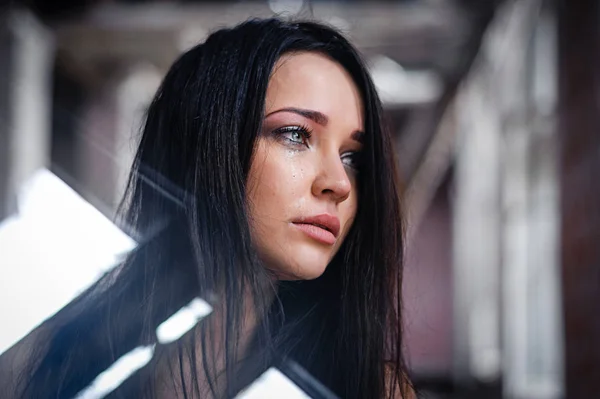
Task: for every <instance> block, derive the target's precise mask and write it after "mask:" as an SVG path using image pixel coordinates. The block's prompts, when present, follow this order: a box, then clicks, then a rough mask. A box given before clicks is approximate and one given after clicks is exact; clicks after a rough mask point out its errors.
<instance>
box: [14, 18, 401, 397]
mask: <svg viewBox="0 0 600 399" xmlns="http://www.w3.org/2000/svg"><path fill="white" fill-rule="evenodd" d="M123 209H125V210H126V212H124V215H125V221H126V224H127V226H128V227H129V228H130V229H131V231H132V232H133V233H135V234H136V235H137V237H138V238H139V237H142V239H143V242H142V244H141V245H140V247H139V248H138V250H137V251H136V252H135V253H134V254H131V255H130V256H129V257H128V259H127V260H126V261H125V262H124V264H123V265H122V266H121V267H119V268H117V269H116V270H115V271H113V272H112V273H110V274H109V275H107V276H105V277H104V278H103V279H102V280H100V281H99V282H98V283H97V284H96V285H95V286H94V287H92V288H91V289H90V290H88V291H87V292H86V293H84V294H83V295H82V296H81V297H79V298H78V299H76V300H75V301H74V302H73V303H71V304H70V305H69V306H68V307H66V308H65V309H63V310H62V311H61V312H60V313H59V314H58V315H56V316H55V317H54V318H53V319H51V320H50V321H48V322H47V323H46V325H45V326H44V327H43V329H42V330H43V332H40V333H39V334H38V335H39V336H40V337H43V339H40V340H39V342H38V344H37V345H35V348H36V351H35V353H33V354H32V355H31V362H30V363H31V364H30V367H29V368H28V369H27V370H26V371H25V372H24V373H23V376H24V378H23V380H22V385H21V386H20V389H21V393H22V395H21V396H23V397H30V398H41V397H61V398H62V397H73V396H74V395H76V394H77V393H78V392H80V391H81V390H82V389H84V388H85V387H86V386H87V385H88V384H89V383H90V382H91V381H92V380H93V379H94V378H95V377H96V376H97V375H98V373H100V372H102V371H103V370H105V369H106V368H107V367H109V366H110V364H111V363H112V362H114V361H115V359H117V358H119V357H120V356H122V355H123V354H124V353H127V352H128V351H130V350H131V349H133V348H135V347H136V346H139V345H145V344H149V343H153V342H155V330H156V327H157V326H158V325H159V324H160V323H161V322H163V321H164V320H165V319H167V318H168V317H169V316H170V315H172V314H173V313H174V312H176V311H177V310H178V309H179V308H181V307H182V306H183V305H185V304H186V303H188V302H189V301H190V300H191V299H192V298H194V297H197V296H199V297H201V298H204V299H207V300H209V301H210V302H211V304H212V305H213V306H214V307H215V311H214V312H213V314H212V315H211V316H210V317H208V318H207V320H206V321H204V322H201V323H200V324H199V325H198V326H196V328H194V329H193V330H192V331H190V332H189V333H188V334H186V335H185V336H184V337H183V338H182V339H180V340H178V341H177V342H176V343H175V344H173V345H166V346H163V347H158V349H157V351H156V354H155V356H154V358H153V360H152V361H151V363H150V364H149V365H148V366H146V367H145V368H144V369H143V370H142V372H140V373H138V374H136V375H135V376H134V377H132V378H130V379H129V380H128V381H127V382H126V383H125V384H124V385H123V386H121V387H120V388H119V389H118V390H117V392H116V393H115V395H116V394H121V395H122V397H231V396H234V395H235V394H236V392H239V390H240V389H242V388H243V387H244V386H245V385H247V384H248V383H250V382H251V381H252V380H253V379H254V378H256V377H257V376H258V375H259V374H260V373H261V372H262V371H264V370H265V369H266V368H267V367H269V366H270V365H272V364H277V363H278V362H280V361H281V360H282V359H293V360H294V361H296V362H298V363H299V364H300V365H301V366H302V367H304V368H305V369H306V370H307V371H308V372H309V373H311V374H312V375H313V376H314V377H316V379H318V380H319V381H321V382H322V383H323V384H324V385H326V386H327V387H329V388H330V389H331V390H332V391H333V392H335V393H336V394H338V395H339V396H341V397H345V398H351V397H355V398H383V397H402V395H404V397H407V396H406V394H407V393H406V379H405V378H404V377H403V376H404V375H405V374H404V365H403V362H402V356H401V334H400V300H399V298H400V286H401V260H402V235H401V224H400V206H399V201H398V186H397V183H396V175H395V162H394V156H393V152H392V142H391V139H390V136H389V135H388V133H386V132H385V131H384V129H383V128H382V124H381V104H380V101H379V99H378V97H377V94H376V92H375V89H374V86H373V83H372V82H371V80H370V78H369V76H368V74H367V72H366V69H365V66H364V64H363V63H362V61H361V60H360V57H359V56H358V55H357V53H356V51H355V50H354V49H353V47H352V46H351V45H350V44H349V43H348V42H347V41H346V40H345V39H344V38H343V37H342V36H340V34H338V33H337V32H335V31H334V30H332V29H330V28H328V27H325V26H322V25H319V24H316V23H307V22H304V23H289V22H283V21H280V20H276V19H270V20H252V21H249V22H245V23H243V24H241V25H239V26H237V27H235V28H233V29H224V30H220V31H217V32H215V33H213V34H212V35H210V36H209V37H208V39H207V40H206V42H205V43H203V44H200V45H198V46H196V47H195V48H193V49H191V50H190V51H188V52H186V53H185V54H183V55H182V56H181V57H180V58H179V59H178V60H177V61H176V62H175V64H174V65H173V66H172V68H171V69H170V71H169V72H168V74H167V76H166V77H165V79H164V81H163V83H162V85H161V87H160V89H159V90H158V93H157V94H156V96H155V98H154V100H153V102H152V104H151V105H150V107H149V110H148V113H147V120H146V122H145V126H144V129H143V134H142V137H141V141H140V145H139V149H138V152H137V155H136V158H135V162H134V165H133V170H132V173H131V177H130V181H129V185H128V189H127V194H126V196H125V199H124V202H123Z"/></svg>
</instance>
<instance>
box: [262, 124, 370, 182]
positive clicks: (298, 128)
mask: <svg viewBox="0 0 600 399" xmlns="http://www.w3.org/2000/svg"><path fill="white" fill-rule="evenodd" d="M273 133H275V134H276V135H277V136H278V137H282V138H283V139H285V140H287V141H289V142H291V143H292V144H293V145H303V146H306V147H308V140H309V139H310V137H311V135H312V130H311V129H310V128H309V127H308V126H305V125H294V126H284V127H280V128H279V129H276V130H275V131H274V132H273ZM288 133H298V134H300V135H301V136H302V143H300V142H298V141H296V140H292V139H290V138H288V137H285V135H286V134H288ZM359 155H360V154H359V152H348V153H345V154H342V157H341V159H342V162H343V161H344V159H345V158H350V159H351V160H352V162H353V165H352V164H350V165H349V164H346V163H344V164H345V165H346V166H347V167H348V168H350V169H352V170H354V171H358V170H359V169H360V158H359Z"/></svg>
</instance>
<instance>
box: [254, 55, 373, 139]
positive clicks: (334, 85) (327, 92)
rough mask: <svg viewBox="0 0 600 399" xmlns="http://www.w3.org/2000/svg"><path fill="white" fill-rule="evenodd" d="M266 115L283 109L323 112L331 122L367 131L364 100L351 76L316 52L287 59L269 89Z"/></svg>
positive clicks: (334, 62) (282, 61)
mask: <svg viewBox="0 0 600 399" xmlns="http://www.w3.org/2000/svg"><path fill="white" fill-rule="evenodd" d="M265 107H266V113H267V114H268V113H269V112H271V111H274V110H276V109H278V108H283V107H297V108H304V109H310V110H314V111H319V112H321V113H323V114H325V115H327V116H328V117H329V118H330V119H332V120H335V121H337V122H343V123H344V124H348V125H352V126H351V128H353V129H361V130H362V127H363V120H364V118H363V106H362V98H361V96H360V93H359V90H358V88H357V87H356V84H355V83H354V81H353V79H352V77H351V76H350V74H349V73H348V72H347V71H346V70H345V69H344V68H343V67H342V66H341V65H340V64H339V63H337V62H336V61H334V60H332V59H331V58H329V57H328V56H326V55H324V54H320V53H315V52H301V53H292V54H287V55H284V56H283V57H281V58H280V59H279V61H278V62H277V63H276V65H275V68H274V69H273V74H272V76H271V80H270V81H269V86H268V89H267V97H266V103H265Z"/></svg>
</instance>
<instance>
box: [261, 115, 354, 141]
mask: <svg viewBox="0 0 600 399" xmlns="http://www.w3.org/2000/svg"><path fill="white" fill-rule="evenodd" d="M278 112H292V113H294V114H298V115H300V116H303V117H305V118H307V119H310V120H311V121H313V122H315V123H318V124H319V125H321V126H327V124H328V123H329V118H328V117H327V115H325V114H324V113H322V112H319V111H313V110H311V109H303V108H295V107H287V108H281V109H278V110H276V111H273V112H269V113H268V114H267V115H266V116H265V118H268V117H269V116H271V115H273V114H276V113H278ZM364 137H365V132H363V131H361V130H356V131H355V132H353V133H352V135H351V136H350V138H351V139H352V140H354V141H357V142H359V143H361V144H362V143H363V141H364Z"/></svg>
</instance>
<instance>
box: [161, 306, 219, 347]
mask: <svg viewBox="0 0 600 399" xmlns="http://www.w3.org/2000/svg"><path fill="white" fill-rule="evenodd" d="M212 310H213V309H212V307H211V306H210V305H209V304H208V303H207V302H206V301H203V300H202V299H200V298H195V299H193V300H192V301H191V302H190V303H189V305H187V306H184V307H183V308H181V309H180V310H179V311H177V313H175V314H174V315H173V316H171V317H169V318H168V319H167V320H166V321H164V322H163V323H162V324H161V325H159V326H158V328H157V329H156V337H157V338H158V342H160V343H161V344H168V343H171V342H173V341H176V340H178V339H179V338H181V336H182V335H183V334H185V333H186V332H188V331H189V330H191V329H192V328H193V327H194V326H195V325H196V324H197V323H198V321H200V320H201V319H202V318H203V317H205V316H207V315H209V314H210V313H211V312H212Z"/></svg>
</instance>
